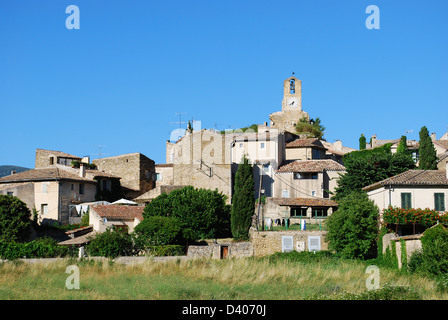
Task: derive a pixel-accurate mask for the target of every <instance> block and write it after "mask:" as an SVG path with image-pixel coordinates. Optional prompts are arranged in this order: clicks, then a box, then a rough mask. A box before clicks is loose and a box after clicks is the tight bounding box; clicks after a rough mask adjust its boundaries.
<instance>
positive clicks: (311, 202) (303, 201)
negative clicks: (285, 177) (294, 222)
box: [267, 198, 338, 207]
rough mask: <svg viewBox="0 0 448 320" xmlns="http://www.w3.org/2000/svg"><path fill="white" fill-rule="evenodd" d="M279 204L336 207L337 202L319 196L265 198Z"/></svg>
mask: <svg viewBox="0 0 448 320" xmlns="http://www.w3.org/2000/svg"><path fill="white" fill-rule="evenodd" d="M267 201H268V202H269V201H272V202H274V203H276V204H278V205H279V206H304V207H337V206H338V203H337V202H335V201H333V200H330V199H320V198H267Z"/></svg>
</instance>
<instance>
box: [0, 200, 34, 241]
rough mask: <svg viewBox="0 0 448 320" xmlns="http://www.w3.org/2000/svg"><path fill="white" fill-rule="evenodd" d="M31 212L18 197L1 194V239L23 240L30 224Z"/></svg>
mask: <svg viewBox="0 0 448 320" xmlns="http://www.w3.org/2000/svg"><path fill="white" fill-rule="evenodd" d="M30 218H31V212H30V210H29V209H28V207H27V206H26V204H25V203H24V202H23V201H22V200H20V199H19V198H17V197H14V196H9V195H0V241H6V242H8V241H22V240H24V238H25V237H26V235H27V234H26V233H27V231H28V228H29V226H30V222H31V220H30Z"/></svg>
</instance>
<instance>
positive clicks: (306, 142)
mask: <svg viewBox="0 0 448 320" xmlns="http://www.w3.org/2000/svg"><path fill="white" fill-rule="evenodd" d="M285 148H317V149H327V148H325V147H324V145H323V144H322V142H320V140H319V139H318V138H308V139H296V140H294V141H291V142H288V143H287V144H286V145H285Z"/></svg>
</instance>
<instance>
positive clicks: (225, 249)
mask: <svg viewBox="0 0 448 320" xmlns="http://www.w3.org/2000/svg"><path fill="white" fill-rule="evenodd" d="M187 256H188V257H190V258H212V259H226V258H244V257H252V256H253V244H252V243H251V242H224V243H212V244H209V245H204V246H189V247H188V252H187Z"/></svg>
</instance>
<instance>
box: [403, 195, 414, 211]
mask: <svg viewBox="0 0 448 320" xmlns="http://www.w3.org/2000/svg"><path fill="white" fill-rule="evenodd" d="M411 207H412V204H411V193H408V192H403V193H402V194H401V208H402V209H409V208H411Z"/></svg>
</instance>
